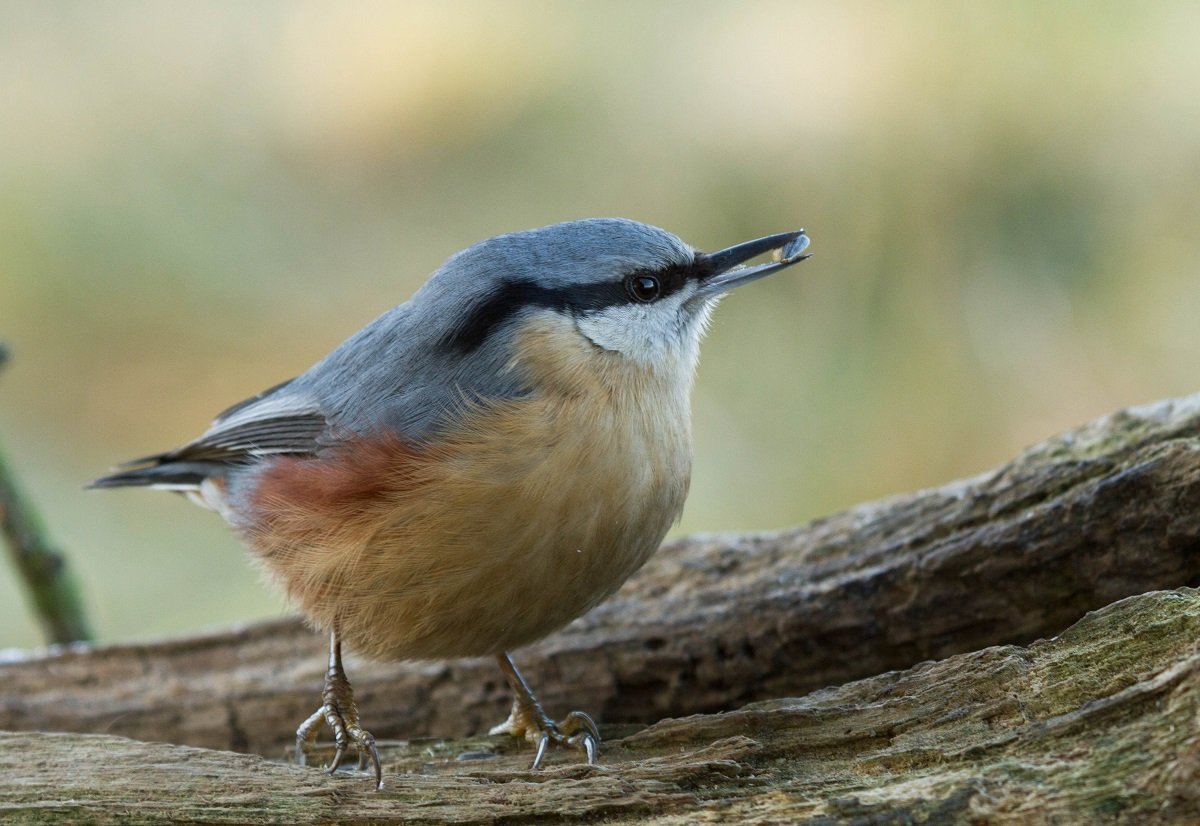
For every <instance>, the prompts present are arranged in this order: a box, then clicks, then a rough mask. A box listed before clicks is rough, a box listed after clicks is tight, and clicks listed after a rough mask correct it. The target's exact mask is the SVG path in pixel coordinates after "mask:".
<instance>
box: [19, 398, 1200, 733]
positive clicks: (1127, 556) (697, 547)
mask: <svg viewBox="0 0 1200 826" xmlns="http://www.w3.org/2000/svg"><path fill="white" fill-rule="evenodd" d="M1197 583H1200V395H1197V396H1192V397H1188V398H1185V399H1179V400H1173V401H1165V402H1160V403H1157V404H1154V405H1149V406H1146V407H1143V408H1138V409H1132V410H1128V411H1123V412H1121V413H1117V414H1114V415H1112V416H1109V417H1106V418H1104V419H1101V420H1099V421H1097V422H1094V423H1092V424H1090V425H1087V426H1085V427H1083V428H1080V429H1078V430H1075V431H1072V432H1070V433H1067V434H1065V435H1062V436H1060V437H1057V438H1055V439H1052V440H1050V441H1048V442H1046V443H1043V444H1041V445H1038V446H1036V447H1034V448H1032V449H1030V450H1028V451H1027V452H1025V453H1024V454H1023V455H1022V456H1020V457H1018V458H1017V459H1016V460H1015V461H1013V462H1011V463H1009V464H1007V465H1005V466H1003V467H1001V468H999V469H997V470H995V471H993V472H990V473H987V474H984V475H981V476H978V477H976V478H973V479H968V480H965V481H961V482H956V483H954V484H951V485H947V486H945V487H942V488H938V489H933V490H927V491H921V492H918V493H914V494H909V495H905V496H898V497H893V498H890V499H886V500H883V501H880V502H875V503H871V504H867V505H863V506H860V507H857V508H853V509H851V510H849V511H846V512H844V513H841V514H838V515H835V516H832V517H829V518H826V519H822V520H818V521H816V522H813V523H811V524H809V525H805V526H802V527H799V528H795V529H792V530H787V531H783V532H778V533H770V534H759V535H754V536H743V537H734V536H718V537H694V538H690V539H684V540H681V541H677V542H674V543H670V544H668V545H667V546H665V547H664V548H663V549H662V550H661V551H660V552H659V553H658V554H657V556H656V557H655V558H654V559H653V560H652V561H651V562H650V563H649V564H648V565H647V566H646V567H645V568H644V569H643V570H642V571H641V572H640V573H639V574H638V575H637V576H636V577H635V578H634V579H633V580H631V581H630V582H629V583H627V584H626V586H625V587H624V588H623V589H622V590H621V591H620V592H619V593H618V594H617V595H616V596H615V597H613V598H612V599H611V600H609V601H608V602H607V603H605V604H604V605H601V606H600V607H599V608H597V609H596V610H594V611H592V612H591V613H590V614H588V615H587V616H585V617H583V618H581V619H579V620H577V621H576V622H574V623H572V624H571V625H570V626H568V627H567V628H566V629H564V630H563V631H562V632H560V633H558V634H556V635H554V636H552V637H550V638H548V639H547V640H545V641H543V642H542V643H540V644H539V645H537V646H534V647H531V648H529V649H526V650H525V651H523V652H520V653H519V654H518V655H517V659H518V662H519V663H520V664H521V666H522V668H523V670H524V671H525V672H526V676H527V677H529V678H530V682H531V683H532V684H533V686H534V688H535V689H536V690H537V691H538V692H539V694H540V696H541V698H542V700H543V702H544V704H545V705H546V706H547V707H548V708H550V709H551V710H556V711H566V710H567V709H568V708H581V709H585V710H588V711H590V712H593V713H594V714H595V715H596V716H597V717H598V718H599V719H600V720H601V722H602V723H605V724H611V723H620V722H640V723H648V722H652V721H654V720H658V719H660V718H662V717H666V716H680V715H686V714H695V713H705V712H714V711H719V710H722V709H729V708H736V707H738V706H741V705H743V704H745V703H747V702H751V701H755V700H763V699H771V698H776V697H782V696H796V695H799V694H803V693H804V692H807V691H810V690H812V689H815V688H820V687H823V686H829V685H838V684H841V683H844V682H846V681H847V680H851V679H855V678H861V677H865V676H869V675H873V674H878V673H881V672H883V671H886V670H888V669H897V668H904V667H908V666H911V665H912V664H914V663H917V662H920V661H922V660H926V659H931V658H943V657H946V656H949V655H952V654H955V653H960V652H966V651H975V650H978V649H980V648H982V647H984V646H987V645H994V644H999V643H1022V642H1027V641H1029V640H1032V639H1036V638H1037V637H1039V636H1048V635H1051V634H1054V633H1056V632H1058V631H1059V630H1061V629H1062V628H1065V627H1067V626H1068V625H1069V624H1070V623H1071V622H1073V621H1075V620H1077V619H1078V618H1079V617H1081V616H1082V615H1083V614H1084V613H1086V612H1087V611H1089V610H1094V609H1097V608H1100V607H1102V606H1104V605H1107V604H1109V603H1111V602H1113V601H1114V600H1117V599H1120V598H1122V597H1125V596H1128V595H1132V594H1139V593H1143V592H1145V591H1149V590H1154V589H1162V588H1175V587H1178V586H1181V585H1194V584H1197ZM323 647H324V641H323V640H322V639H320V638H318V637H316V636H315V635H312V634H310V633H309V632H308V631H307V630H305V629H304V628H303V627H302V626H301V625H300V624H299V622H298V621H296V620H283V621H274V622H266V623H260V624H255V625H248V626H245V627H240V628H235V629H231V630H226V631H220V632H215V633H210V634H206V635H201V636H198V637H193V638H188V639H178V640H168V641H164V642H154V643H147V644H140V645H107V646H103V645H102V646H90V645H76V646H67V647H56V648H52V649H50V650H48V651H46V652H42V653H38V654H22V653H20V652H17V653H15V654H10V655H9V656H8V657H7V661H6V662H4V663H2V664H0V685H2V686H3V696H0V729H9V730H24V731H31V730H44V731H73V732H103V733H109V734H120V735H125V736H128V737H132V738H136V739H141V740H166V741H169V742H172V743H177V744H187V745H192V746H202V747H207V748H217V749H228V750H233V751H238V752H253V753H257V754H261V755H267V756H272V757H278V756H280V755H282V754H283V753H284V751H285V749H286V748H287V747H288V746H290V744H291V743H292V741H293V737H294V735H293V732H294V731H295V727H296V725H297V723H298V722H299V721H300V720H302V719H303V718H304V717H306V716H307V715H308V714H309V713H311V712H312V710H313V709H314V708H315V707H316V705H317V702H318V691H319V688H320V685H321V678H322V673H323V668H324V659H325V657H324V651H323ZM348 671H349V675H350V678H351V680H352V682H353V683H354V685H355V690H356V697H357V699H358V705H359V708H360V709H361V710H362V711H363V715H364V725H366V726H367V728H369V729H371V730H372V731H373V732H374V733H375V734H376V735H377V736H380V737H384V738H398V737H413V736H422V735H438V736H462V735H465V734H469V733H472V732H478V731H483V730H486V728H487V727H488V726H490V725H491V724H493V723H495V722H498V721H499V720H500V719H502V718H503V717H504V716H505V713H506V712H507V703H508V697H507V691H506V688H505V686H504V683H503V680H502V679H501V678H500V675H499V673H498V671H497V670H496V668H495V666H494V664H493V663H492V662H490V661H483V662H481V661H475V660H463V661H453V662H448V663H434V664H374V663H361V662H357V661H353V660H352V661H351V662H350V663H349V665H348Z"/></svg>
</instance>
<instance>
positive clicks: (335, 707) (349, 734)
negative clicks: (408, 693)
mask: <svg viewBox="0 0 1200 826" xmlns="http://www.w3.org/2000/svg"><path fill="white" fill-rule="evenodd" d="M321 700H322V701H323V702H322V703H321V707H320V708H318V709H317V710H316V711H314V712H313V713H312V715H311V716H310V717H309V718H308V719H307V720H305V721H304V722H303V723H301V724H300V728H298V729H296V762H297V763H298V764H300V765H301V766H303V765H304V764H305V761H306V759H307V757H308V751H309V749H310V748H312V744H313V741H314V740H316V739H317V732H319V731H320V730H321V723H328V724H329V728H330V730H331V731H332V732H333V739H334V742H335V743H336V744H337V753H336V754H334V756H333V763H332V764H331V765H330V766H329V773H330V774H333V773H334V772H335V771H337V770H338V766H340V765H342V759H343V758H344V757H345V756H346V750H347V749H348V748H349V747H350V744H351V743H353V744H354V748H355V749H356V750H357V751H358V767H359V769H365V768H366V763H367V760H368V759H370V761H371V765H372V767H373V768H374V769H375V788H376V789H382V788H383V766H382V764H381V763H380V762H379V749H378V748H376V747H375V737H374V736H373V735H372V734H371V733H370V732H369V731H366V730H364V729H363V727H362V726H360V725H359V724H358V707H357V706H355V705H354V691H353V690H352V689H351V688H350V681H349V680H347V679H346V672H345V671H344V670H343V669H342V641H341V640H339V639H338V635H337V629H336V628H335V629H334V630H332V631H330V632H329V670H327V671H326V672H325V688H324V689H323V690H322V691H321Z"/></svg>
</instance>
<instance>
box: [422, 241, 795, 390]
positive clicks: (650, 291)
mask: <svg viewBox="0 0 1200 826" xmlns="http://www.w3.org/2000/svg"><path fill="white" fill-rule="evenodd" d="M807 242H808V239H807V237H806V236H805V235H804V231H803V230H798V231H795V232H786V233H781V234H779V235H771V236H767V237H765V238H759V239H756V240H754V241H749V242H746V243H743V244H738V245H737V246H733V247H729V248H727V249H723V250H720V251H717V252H708V253H705V252H699V251H697V250H695V249H694V248H692V247H691V246H689V245H688V244H686V243H684V242H683V241H681V240H680V239H679V238H677V237H675V236H674V235H672V234H671V233H669V232H666V231H664V230H661V229H658V228H656V227H652V226H648V225H646V224H642V223H638V222H636V221H630V220H625V219H613V218H597V219H588V220H583V221H571V222H567V223H562V224H553V225H551V226H547V227H542V228H540V229H535V230H529V231H526V232H517V233H512V234H509V235H499V236H496V237H495V238H490V239H488V240H486V241H483V242H480V243H478V244H476V245H474V246H472V247H469V248H467V249H465V250H463V251H462V252H460V253H458V254H457V255H455V256H453V257H452V258H450V259H449V260H448V261H447V262H446V263H445V264H444V265H443V266H442V268H441V269H440V270H439V271H438V272H437V273H436V274H435V276H434V277H433V278H432V279H431V281H430V283H429V285H428V286H427V287H426V288H425V289H426V290H430V291H434V292H435V293H436V294H437V298H438V299H440V300H438V302H437V303H439V304H441V305H442V306H443V308H444V309H446V310H447V311H448V314H449V315H450V316H452V317H453V321H452V323H450V324H449V326H448V328H447V330H446V332H445V334H444V335H443V338H442V345H443V347H445V348H446V349H448V350H450V351H452V352H454V353H456V354H457V355H460V356H462V357H470V356H472V355H473V354H482V353H480V351H482V350H486V349H488V348H491V347H495V346H496V345H497V343H498V342H510V343H511V342H516V341H520V340H521V338H522V335H521V334H522V333H528V331H529V330H531V329H534V330H536V329H552V330H553V331H555V332H554V335H553V336H552V337H551V338H552V339H553V340H554V341H556V342H558V343H559V344H563V345H564V346H566V344H567V343H568V342H571V341H574V343H575V344H576V345H578V346H581V347H584V349H585V350H587V351H588V352H591V353H593V354H594V355H595V356H596V357H597V358H601V359H606V360H609V361H611V360H617V361H619V362H622V363H625V364H628V365H631V366H632V365H637V366H641V367H649V368H654V367H656V366H664V365H669V366H671V367H672V368H676V369H678V368H684V369H686V368H687V367H688V366H694V364H695V360H696V354H697V352H698V347H699V341H700V338H701V336H702V334H703V332H704V328H705V325H706V323H707V320H708V317H709V313H710V312H711V310H712V308H713V306H714V305H715V304H716V302H717V300H718V299H719V298H720V297H721V296H722V295H723V294H724V293H726V292H728V291H729V290H731V289H732V288H734V287H736V286H739V285H741V284H745V283H748V282H750V281H754V280H756V279H758V278H762V277H763V276H766V275H770V274H772V273H775V272H778V271H779V270H782V269H784V268H785V267H789V266H791V265H792V264H795V263H797V262H798V261H801V260H803V259H805V258H807V257H808V256H807V255H804V254H802V253H803V249H804V247H806V246H807ZM770 252H775V253H776V260H774V261H771V262H768V263H764V264H759V265H757V266H743V265H744V264H745V262H747V261H750V260H751V259H753V258H756V257H758V256H760V255H764V254H766V253H770ZM431 297H432V296H431ZM443 318H445V316H443ZM526 338H527V337H526ZM555 346H557V345H555ZM686 372H689V373H690V369H686Z"/></svg>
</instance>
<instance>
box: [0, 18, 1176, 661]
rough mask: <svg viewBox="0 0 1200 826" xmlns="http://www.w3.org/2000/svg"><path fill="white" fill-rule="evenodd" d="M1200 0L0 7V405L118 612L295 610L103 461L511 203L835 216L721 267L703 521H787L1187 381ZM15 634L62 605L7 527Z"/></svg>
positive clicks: (164, 620) (86, 577) (153, 628)
mask: <svg viewBox="0 0 1200 826" xmlns="http://www.w3.org/2000/svg"><path fill="white" fill-rule="evenodd" d="M1198 43H1200V5H1197V4H1195V3H1185V2H1181V3H1176V4H1118V3H1113V4H1101V3H1065V4H1048V3H1034V2H1028V3H1025V2H1019V3H1009V2H993V3H905V4H892V3H882V2H880V3H854V4H843V3H830V2H813V3H719V4H717V3H695V2H687V3H683V2H681V3H648V2H636V3H635V2H627V3H600V2H596V3H516V2H513V3H503V4H501V3H446V2H438V3H428V4H424V3H422V4H417V3H365V2H360V3H349V4H334V3H271V2H256V3H236V4H235V3H207V2H206V3H191V4H182V3H104V4H80V3H25V4H6V5H4V6H3V7H2V8H0V340H4V341H6V342H8V344H9V345H10V346H11V348H12V350H13V354H14V359H13V362H12V363H11V365H10V366H9V368H8V369H7V370H6V371H5V372H4V373H3V375H2V376H0V446H3V448H4V450H5V451H6V452H7V454H8V455H9V458H10V460H11V463H12V464H13V466H14V468H15V470H16V471H17V472H18V473H19V474H20V477H21V479H22V480H23V482H24V484H25V487H26V488H27V489H28V491H29V492H30V494H31V495H32V497H33V498H34V499H35V501H36V503H37V504H38V505H39V507H40V509H41V511H42V513H43V516H44V517H45V519H46V521H47V522H49V523H50V525H51V528H52V533H53V537H54V539H55V540H57V541H58V542H59V543H60V544H61V545H62V546H63V547H65V548H66V549H68V551H69V552H70V553H71V555H72V558H73V562H74V564H75V566H76V569H77V571H78V573H79V575H80V577H81V578H82V580H83V582H84V584H85V588H86V594H85V597H86V601H87V604H88V607H89V608H90V609H91V612H92V615H93V621H94V624H95V625H96V627H97V630H98V632H99V633H100V635H101V636H102V637H103V638H105V639H127V638H138V637H146V636H151V635H158V634H163V633H168V632H178V631H183V630H187V629H194V628H197V627H200V626H209V625H214V624H219V623H226V622H229V621H232V620H237V619H248V618H253V617H261V616H270V615H277V614H279V613H280V612H282V611H283V610H284V608H283V607H282V605H281V603H280V602H279V601H278V600H277V599H276V598H275V597H274V596H273V595H272V594H270V593H269V592H268V591H267V590H266V589H265V588H263V587H261V586H260V584H259V583H258V582H257V581H256V575H255V574H254V573H253V571H252V570H251V568H250V566H249V565H247V564H246V562H245V560H244V558H243V554H242V551H241V549H240V548H239V546H238V544H237V541H236V540H235V539H234V538H233V536H232V535H231V534H230V533H229V532H228V531H227V530H226V529H225V527H224V525H223V523H222V522H221V521H220V519H219V518H217V517H216V516H214V515H212V514H208V513H204V512H202V511H200V510H198V509H196V508H194V507H192V506H190V505H189V504H187V503H186V502H185V501H183V500H182V499H179V498H178V497H173V496H169V495H166V494H161V493H152V492H146V491H117V492H87V493H85V492H84V491H83V490H82V486H83V484H84V483H85V482H87V481H88V480H89V479H91V478H93V477H95V476H97V475H98V474H100V473H101V472H103V471H104V470H105V469H106V468H107V467H109V466H110V465H111V464H113V463H115V462H117V461H119V460H123V459H128V458H131V457H134V456H138V455H142V454H145V453H148V452H152V451H156V450H161V449H165V448H169V447H173V446H175V445H176V444H178V443H180V442H182V441H185V440H187V439H190V438H192V437H193V436H195V435H197V434H198V433H199V432H200V431H201V430H202V429H203V428H204V427H205V426H206V425H207V422H208V420H209V419H210V418H211V417H212V415H213V414H215V413H216V412H217V411H218V410H220V409H222V408H223V407H225V406H227V405H228V404H231V403H232V402H235V401H238V400H239V399H241V398H243V397H245V396H248V395H251V394H253V393H255V392H257V391H258V390H260V389H262V388H264V387H266V386H268V385H271V384H274V383H276V382H278V381H280V380H281V379H284V378H288V377H290V376H292V375H294V374H296V373H298V372H300V371H302V370H304V369H305V368H307V367H308V366H309V365H310V364H311V363H312V362H313V361H315V360H316V359H317V358H319V357H320V356H321V355H323V354H324V353H325V352H326V351H327V350H328V349H330V348H331V347H332V346H334V345H335V344H337V343H338V342H339V341H340V340H341V339H342V338H344V337H345V336H347V335H349V334H350V333H351V332H353V331H354V330H356V329H357V328H358V327H360V326H361V325H363V324H364V323H366V322H367V321H369V320H370V319H371V318H373V317H374V316H376V315H377V314H379V313H380V312H382V311H383V310H384V309H386V308H387V307H389V306H391V305H393V304H396V303H399V302H400V301H402V300H403V299H405V298H406V297H407V296H408V295H409V294H410V293H411V292H412V291H413V290H414V289H415V288H416V287H417V286H418V285H419V284H420V283H421V281H422V280H423V279H424V277H425V276H426V274H427V273H428V272H430V271H431V270H432V269H433V268H435V267H436V266H437V265H438V264H439V263H440V262H441V261H442V259H444V258H445V257H446V256H447V255H449V254H450V253H452V252H454V251H456V250H458V249H460V248H461V247H464V246H466V245H468V244H470V243H472V242H474V241H477V240H479V239H482V238H484V237H487V236H490V235H493V234H496V233H499V232H504V231H509V230H515V229H522V228H527V227H533V226H539V225H542V224H547V223H551V222H555V221H561V220H566V219H571V218H579V217H585V216H600V215H621V216H627V217H630V218H636V219H639V220H643V221H647V222H649V223H653V224H656V225H659V226H662V227H664V228H666V229H669V230H671V231H673V232H675V233H677V234H679V235H680V236H682V237H683V238H684V239H685V240H687V241H689V242H690V243H692V244H694V245H696V246H698V247H701V248H707V249H716V248H719V247H724V246H727V245H729V244H733V243H737V242H740V241H744V240H747V239H750V238H752V237H756V236H759V235H763V234H767V233H773V232H780V231H784V230H789V229H793V228H795V227H798V226H805V227H807V228H808V230H809V232H810V234H811V236H812V239H813V244H812V251H813V252H814V253H815V257H814V258H813V259H812V261H810V262H808V263H807V264H805V265H803V266H802V267H799V268H796V269H793V270H790V271H788V272H787V273H786V274H784V275H781V276H779V277H777V278H774V279H771V280H768V281H764V282H760V283H758V284H755V285H754V286H752V287H748V288H746V289H745V290H742V291H739V292H738V293H737V294H736V295H734V296H732V297H731V298H729V299H728V300H727V301H726V302H725V303H724V304H723V305H722V307H721V308H720V310H719V311H718V313H717V316H716V323H715V325H714V328H713V330H712V332H711V334H710V335H709V338H708V341H707V342H706V345H705V349H704V356H703V358H702V361H701V369H700V375H699V379H698V385H697V389H696V394H695V400H694V403H695V425H696V452H697V458H696V472H695V476H694V479H693V484H692V496H691V499H690V501H689V504H688V507H687V510H686V513H685V515H684V519H683V523H682V525H681V526H680V528H679V530H680V531H685V532H693V531H726V530H730V531H732V530H746V529H758V528H772V527H781V526H785V525H788V524H791V523H795V522H799V521H801V520H805V519H809V518H812V517H815V516H819V515H821V514H825V513H828V512H830V511H833V510H835V509H838V508H842V507H845V506H848V505H851V504H854V503H856V502H859V501H861V500H864V499H868V498H873V497H878V496H882V495H884V494H888V493H893V492H899V491H904V490H908V489H912V488H917V487H922V486H929V485H937V484H939V483H942V482H946V481H948V480H951V479H953V478H956V477H960V476H964V475H968V474H973V473H976V472H979V471H982V470H984V469H986V468H988V467H990V466H992V465H994V464H996V463H998V462H1001V461H1003V460H1005V459H1007V458H1009V457H1011V456H1012V455H1013V454H1014V453H1015V452H1016V451H1018V450H1019V449H1020V448H1021V447H1023V446H1024V445H1027V444H1029V443H1031V442H1035V441H1038V440H1040V439H1042V438H1044V437H1046V436H1049V435H1051V434H1053V433H1054V432H1056V431H1059V430H1062V429H1065V428H1067V427H1070V426H1073V425H1075V424H1077V423H1080V422H1083V421H1085V420H1087V419H1089V418H1091V417H1094V416H1097V415H1099V414H1103V413H1106V412H1108V411H1110V410H1113V409H1116V408H1119V407H1122V406H1125V405H1129V404H1134V403H1139V402H1143V401H1148V400H1151V399H1155V398H1159V397H1165V396H1172V395H1182V394H1186V393H1189V392H1193V391H1196V390H1197V389H1200V364H1198V363H1197V359H1196V354H1197V352H1198V351H1200V283H1198V278H1197V276H1198V275H1200V93H1198V92H1197V87H1198V85H1200V48H1197V44H1198ZM0 629H2V630H0V647H4V646H28V645H34V644H37V643H38V642H39V636H38V633H37V630H36V628H35V626H34V624H33V622H32V620H31V619H30V617H29V614H28V611H27V610H26V607H25V606H24V604H23V603H22V600H21V598H20V596H19V593H18V591H17V589H16V587H15V584H14V582H13V576H12V571H11V566H10V565H9V564H8V562H7V560H5V562H4V563H3V564H2V565H0Z"/></svg>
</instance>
